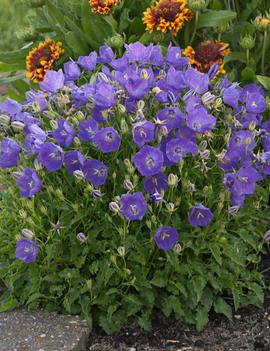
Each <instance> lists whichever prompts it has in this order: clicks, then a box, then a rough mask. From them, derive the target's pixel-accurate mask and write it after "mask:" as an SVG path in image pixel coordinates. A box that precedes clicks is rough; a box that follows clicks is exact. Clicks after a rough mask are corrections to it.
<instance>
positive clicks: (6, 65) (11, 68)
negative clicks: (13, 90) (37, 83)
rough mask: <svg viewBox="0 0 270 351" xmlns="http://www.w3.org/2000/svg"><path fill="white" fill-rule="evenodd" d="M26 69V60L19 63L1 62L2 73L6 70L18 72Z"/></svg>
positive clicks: (0, 70)
mask: <svg viewBox="0 0 270 351" xmlns="http://www.w3.org/2000/svg"><path fill="white" fill-rule="evenodd" d="M23 69H25V61H21V62H18V63H13V64H9V63H0V73H4V72H16V71H19V70H23Z"/></svg>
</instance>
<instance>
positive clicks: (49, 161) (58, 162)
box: [38, 142, 64, 172]
mask: <svg viewBox="0 0 270 351" xmlns="http://www.w3.org/2000/svg"><path fill="white" fill-rule="evenodd" d="M63 160H64V152H63V150H62V149H61V147H60V146H58V145H56V144H54V143H51V142H46V143H44V144H43V145H41V147H40V149H39V153H38V162H39V163H41V164H42V166H44V167H45V168H46V169H47V170H48V171H49V172H55V171H57V170H58V169H61V168H62V164H63Z"/></svg>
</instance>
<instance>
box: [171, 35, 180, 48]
mask: <svg viewBox="0 0 270 351" xmlns="http://www.w3.org/2000/svg"><path fill="white" fill-rule="evenodd" d="M170 33H171V40H172V42H173V43H174V45H176V46H179V44H178V43H177V41H176V39H175V37H174V35H173V33H172V32H170Z"/></svg>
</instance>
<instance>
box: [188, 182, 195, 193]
mask: <svg viewBox="0 0 270 351" xmlns="http://www.w3.org/2000/svg"><path fill="white" fill-rule="evenodd" d="M195 190H196V188H195V184H193V183H191V182H190V181H188V183H187V191H188V192H189V193H194V191H195Z"/></svg>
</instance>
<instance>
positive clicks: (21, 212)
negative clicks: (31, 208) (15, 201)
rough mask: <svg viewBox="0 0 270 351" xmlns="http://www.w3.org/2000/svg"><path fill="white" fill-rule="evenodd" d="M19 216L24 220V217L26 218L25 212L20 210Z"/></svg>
mask: <svg viewBox="0 0 270 351" xmlns="http://www.w3.org/2000/svg"><path fill="white" fill-rule="evenodd" d="M19 216H20V217H21V218H26V217H27V213H26V212H25V210H23V209H20V210H19Z"/></svg>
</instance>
